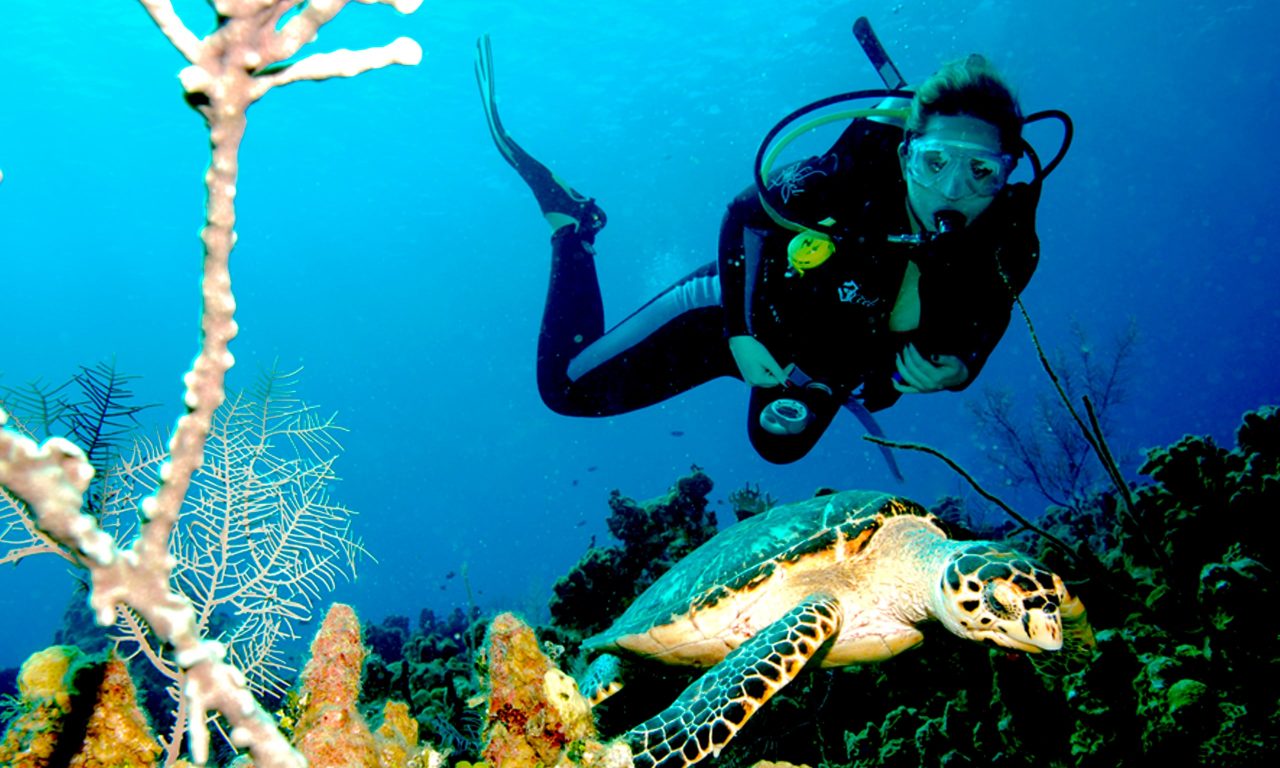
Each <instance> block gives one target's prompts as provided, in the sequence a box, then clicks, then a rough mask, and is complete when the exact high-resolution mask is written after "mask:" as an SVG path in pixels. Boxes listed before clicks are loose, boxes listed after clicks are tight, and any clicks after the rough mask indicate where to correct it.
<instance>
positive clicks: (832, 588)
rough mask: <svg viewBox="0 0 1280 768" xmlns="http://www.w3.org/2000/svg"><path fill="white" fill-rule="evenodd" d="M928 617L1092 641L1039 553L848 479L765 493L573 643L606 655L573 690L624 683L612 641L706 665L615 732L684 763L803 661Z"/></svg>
mask: <svg viewBox="0 0 1280 768" xmlns="http://www.w3.org/2000/svg"><path fill="white" fill-rule="evenodd" d="M930 621H938V622H940V623H941V624H942V625H943V626H944V627H946V628H947V629H949V630H950V631H952V632H953V633H955V634H957V635H959V636H960V637H963V638H968V639H970V640H975V641H978V642H983V643H988V644H991V645H993V646H996V647H999V648H1003V649H1008V650H1013V651H1024V652H1027V653H1033V654H1038V653H1043V652H1047V651H1059V650H1061V649H1063V648H1064V646H1065V647H1067V648H1069V649H1073V650H1080V649H1083V648H1084V647H1085V646H1089V645H1092V644H1093V633H1092V631H1091V630H1090V628H1089V624H1088V621H1087V619H1086V617H1085V610H1084V606H1083V604H1081V602H1080V601H1079V600H1078V599H1076V598H1074V597H1072V596H1071V594H1070V593H1068V591H1067V588H1066V586H1065V585H1064V584H1063V582H1062V579H1061V578H1059V577H1058V576H1057V575H1056V574H1054V573H1053V572H1051V571H1050V570H1048V569H1047V568H1046V567H1045V566H1043V565H1041V564H1040V563H1038V562H1036V561H1035V560H1033V559H1032V558H1030V557H1028V556H1026V555H1024V554H1022V553H1020V552H1017V551H1016V550H1013V549H1010V548H1009V547H1007V546H1005V545H1003V544H998V543H995V542H990V541H957V540H954V539H951V538H949V537H948V535H947V533H946V532H945V531H944V530H943V528H942V526H941V524H940V523H939V521H938V519H937V518H935V517H934V516H933V515H931V514H929V513H928V512H927V511H926V510H925V509H924V508H923V507H921V506H920V505H918V504H916V503H914V502H911V501H908V500H906V499H903V498H901V497H897V496H893V495H889V494H884V493H875V492H867V491H846V492H843V493H836V494H832V495H829V496H820V497H817V498H813V499H809V500H807V501H803V502H799V503H795V504H788V505H784V506H778V507H774V508H773V509H771V510H769V511H768V512H766V513H764V514H761V515H758V516H755V517H751V518H748V519H746V520H744V521H742V522H740V523H737V524H735V525H733V526H732V527H730V528H727V529H725V530H724V531H721V532H720V533H719V534H717V535H716V536H715V537H714V538H712V539H711V540H710V541H708V542H706V543H705V544H703V545H702V546H701V547H699V548H698V549H696V550H695V551H693V552H692V553H691V554H689V556H688V557H686V558H685V559H683V560H681V561H680V562H679V563H677V564H676V565H675V567H673V568H672V569H671V570H670V571H668V572H667V573H665V574H663V576H662V577H661V578H659V579H658V580H657V581H656V582H654V584H653V585H652V586H651V587H649V589H648V590H646V591H645V592H644V593H643V594H641V595H640V597H638V598H637V599H636V601H635V602H634V603H632V604H631V606H630V607H629V608H628V609H627V610H626V612H625V613H624V614H623V615H622V616H621V617H619V618H618V620H617V621H615V622H614V623H613V625H612V626H611V627H609V629H607V630H605V631H604V632H601V633H600V634H598V635H595V636H592V637H590V638H588V639H587V640H586V641H585V642H584V643H583V648H584V649H586V650H588V651H592V652H597V651H598V652H604V655H602V656H601V657H599V658H597V659H596V661H595V662H594V663H593V664H592V666H591V668H590V669H589V670H588V673H587V675H586V676H585V678H584V680H583V685H582V689H583V693H584V694H585V695H587V696H588V698H589V699H591V700H592V701H594V702H598V701H600V700H602V699H603V698H605V697H607V696H608V695H609V694H611V693H613V692H614V691H615V690H617V689H618V688H620V687H621V685H620V683H619V682H618V681H617V677H616V672H617V670H618V668H619V660H618V658H617V657H616V656H614V655H612V652H626V653H630V654H632V655H638V656H640V657H644V658H649V659H654V660H657V661H661V662H665V663H667V664H678V665H688V666H696V667H710V669H709V670H708V671H707V672H706V673H705V674H703V675H702V677H700V678H698V679H697V680H695V681H694V682H693V683H692V684H691V685H690V686H689V687H688V688H686V689H685V691H684V692H683V693H681V694H680V696H679V697H678V698H677V699H676V701H675V702H674V703H673V704H671V706H670V707H668V708H667V709H666V710H664V711H662V712H660V713H659V714H657V715H655V716H654V717H652V718H650V719H649V720H647V721H645V722H644V723H641V724H640V725H638V726H636V727H635V728H633V729H631V730H630V731H628V732H627V733H626V734H625V735H624V736H623V738H624V740H625V741H626V742H627V743H628V744H629V745H630V746H631V750H632V754H633V758H634V761H635V765H636V766H638V767H640V766H642V767H644V768H649V767H650V766H652V767H655V768H685V767H686V766H690V765H693V764H694V763H697V762H698V761H700V760H702V759H703V758H705V757H708V756H714V755H718V754H719V752H720V749H721V748H723V747H724V745H725V744H727V743H728V742H729V740H730V739H732V738H733V737H734V735H735V734H736V733H737V732H738V730H739V729H741V728H742V726H743V724H744V723H745V722H746V721H747V719H748V718H750V717H751V715H752V714H754V713H755V712H756V711H757V710H758V709H759V708H760V707H761V706H763V705H764V704H765V702H767V701H768V700H769V699H770V698H771V697H772V696H773V695H774V694H775V693H777V692H778V691H779V690H781V689H782V687H783V686H785V685H786V684H787V683H789V682H791V680H792V679H793V678H794V677H795V676H796V675H797V674H798V673H799V672H800V670H801V669H802V668H804V667H805V666H807V665H810V664H817V665H818V666H821V667H841V666H847V665H851V664H859V663H865V662H875V661H882V660H884V659H888V658H890V657H892V656H896V655H897V654H899V653H902V652H903V651H905V650H907V649H908V648H911V647H913V646H915V645H916V644H918V643H920V641H921V640H922V639H923V634H922V633H921V631H920V626H921V625H923V624H925V623H927V622H930Z"/></svg>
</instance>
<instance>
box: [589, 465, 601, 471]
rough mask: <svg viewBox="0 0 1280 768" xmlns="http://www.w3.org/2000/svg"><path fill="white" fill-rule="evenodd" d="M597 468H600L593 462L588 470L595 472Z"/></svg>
mask: <svg viewBox="0 0 1280 768" xmlns="http://www.w3.org/2000/svg"><path fill="white" fill-rule="evenodd" d="M597 469H599V467H597V466H596V465H595V464H592V465H591V466H589V467H587V471H588V472H595V471H596V470H597Z"/></svg>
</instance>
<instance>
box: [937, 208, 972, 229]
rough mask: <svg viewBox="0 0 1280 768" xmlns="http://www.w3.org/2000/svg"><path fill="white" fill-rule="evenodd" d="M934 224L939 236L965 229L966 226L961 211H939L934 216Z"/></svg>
mask: <svg viewBox="0 0 1280 768" xmlns="http://www.w3.org/2000/svg"><path fill="white" fill-rule="evenodd" d="M933 224H934V226H935V227H937V229H938V234H945V233H947V232H951V231H952V230H956V229H963V228H964V225H965V217H964V214H963V213H960V212H959V211H938V212H937V213H935V214H933Z"/></svg>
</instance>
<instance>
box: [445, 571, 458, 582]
mask: <svg viewBox="0 0 1280 768" xmlns="http://www.w3.org/2000/svg"><path fill="white" fill-rule="evenodd" d="M457 575H458V574H456V573H454V572H453V571H449V572H448V573H446V574H445V575H444V578H445V581H448V580H449V579H452V578H453V577H454V576H457Z"/></svg>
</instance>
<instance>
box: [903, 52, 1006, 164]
mask: <svg viewBox="0 0 1280 768" xmlns="http://www.w3.org/2000/svg"><path fill="white" fill-rule="evenodd" d="M934 115H948V116H952V115H969V116H970V117H976V118H978V119H979V120H983V121H986V122H988V123H991V124H992V125H994V126H995V127H996V130H997V131H999V133H1000V146H1001V148H1002V149H1003V150H1004V151H1006V152H1009V153H1011V154H1013V155H1014V156H1015V157H1016V156H1017V155H1018V154H1020V151H1021V147H1022V109H1021V108H1020V107H1019V106H1018V99H1017V97H1015V96H1014V95H1013V90H1012V89H1011V88H1010V87H1009V85H1008V83H1006V82H1005V80H1004V78H1003V77H1001V76H1000V73H999V72H997V71H996V68H995V67H994V66H992V64H991V62H989V61H987V59H986V57H984V56H981V55H980V54H976V53H974V54H970V55H969V56H968V57H966V58H964V59H960V60H957V61H952V62H949V63H947V64H944V65H943V66H942V68H941V69H939V70H938V71H937V72H935V73H933V74H932V75H930V76H929V78H928V79H927V80H925V81H924V82H923V83H921V84H920V86H919V87H918V88H916V95H915V98H914V99H912V100H911V114H910V116H908V117H907V124H906V129H907V136H908V138H910V137H912V136H916V135H919V134H920V133H923V132H924V127H925V123H926V122H928V120H929V118H930V117H932V116H934Z"/></svg>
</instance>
